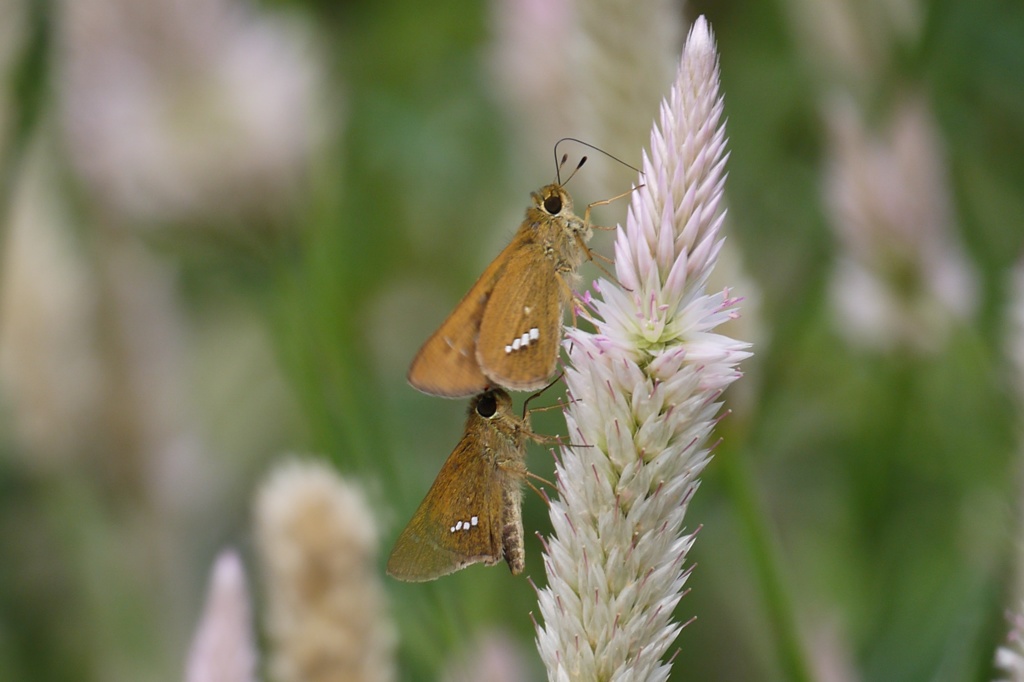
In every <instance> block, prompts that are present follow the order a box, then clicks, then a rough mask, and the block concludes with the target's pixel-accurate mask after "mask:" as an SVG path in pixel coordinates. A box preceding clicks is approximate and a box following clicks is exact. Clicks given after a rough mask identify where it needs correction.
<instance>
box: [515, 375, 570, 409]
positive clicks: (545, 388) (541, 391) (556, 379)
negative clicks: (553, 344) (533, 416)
mask: <svg viewBox="0 0 1024 682" xmlns="http://www.w3.org/2000/svg"><path fill="white" fill-rule="evenodd" d="M564 376H565V372H559V373H558V376H557V377H555V379H554V381H552V382H551V383H550V384H548V385H547V386H545V387H544V388H542V389H540V390H539V391H537V392H536V393H534V394H533V395H531V396H530V397H529V398H527V399H526V400H525V401H524V402H523V419H526V408H527V406H528V405H529V404H530V401H531V400H533V399H534V398H536V397H537V396H539V395H540V394H541V393H543V392H544V391H546V390H548V389H549V388H551V387H552V386H554V385H555V384H557V383H558V382H559V381H561V380H562V377H564Z"/></svg>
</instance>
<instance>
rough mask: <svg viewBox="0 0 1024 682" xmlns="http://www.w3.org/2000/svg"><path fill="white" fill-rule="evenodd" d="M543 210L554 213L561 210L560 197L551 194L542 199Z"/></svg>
mask: <svg viewBox="0 0 1024 682" xmlns="http://www.w3.org/2000/svg"><path fill="white" fill-rule="evenodd" d="M544 210H545V211H547V212H548V213H550V214H551V215H555V214H556V213H558V212H559V211H561V210H562V197H560V196H558V195H557V194H552V195H551V196H549V197H548V198H546V199H545V200H544Z"/></svg>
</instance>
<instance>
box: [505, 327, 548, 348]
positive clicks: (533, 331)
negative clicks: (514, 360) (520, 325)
mask: <svg viewBox="0 0 1024 682" xmlns="http://www.w3.org/2000/svg"><path fill="white" fill-rule="evenodd" d="M539 338H540V329H538V328H537V327H531V328H530V331H528V332H523V334H522V336H517V337H516V338H514V339H513V340H512V343H511V344H509V345H507V346H505V353H506V354H508V353H511V352H512V351H516V350H519V349H520V348H526V347H527V346H529V345H530V343H531V342H533V341H536V340H537V339H539Z"/></svg>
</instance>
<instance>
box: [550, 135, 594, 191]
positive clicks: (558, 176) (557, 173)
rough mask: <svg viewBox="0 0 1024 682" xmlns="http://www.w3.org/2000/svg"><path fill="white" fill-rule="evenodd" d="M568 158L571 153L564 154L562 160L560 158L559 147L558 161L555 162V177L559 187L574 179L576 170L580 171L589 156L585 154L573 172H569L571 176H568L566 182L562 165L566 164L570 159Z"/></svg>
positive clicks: (556, 151) (556, 152)
mask: <svg viewBox="0 0 1024 682" xmlns="http://www.w3.org/2000/svg"><path fill="white" fill-rule="evenodd" d="M556 146H557V145H556ZM568 160H569V155H568V154H562V160H561V161H559V160H558V150H557V149H556V150H555V162H556V164H555V179H556V180H557V181H558V186H559V187H563V186H564V185H565V184H566V183H568V182H569V181H570V180H572V177H573V176H574V175H576V171H578V170H579V169H580V168H583V164H585V163H586V162H587V157H585V156H584V157H583V158H582V159H580V162H579V163H577V164H576V167H575V168H573V169H572V173H569V177H567V178H566V179H565V182H562V167H563V166H564V165H565V162H566V161H568Z"/></svg>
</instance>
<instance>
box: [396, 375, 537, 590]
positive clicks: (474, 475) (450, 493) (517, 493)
mask: <svg viewBox="0 0 1024 682" xmlns="http://www.w3.org/2000/svg"><path fill="white" fill-rule="evenodd" d="M526 439H531V440H542V439H541V438H540V437H538V436H536V435H534V433H533V432H532V431H531V430H530V425H529V419H528V417H527V416H526V415H524V416H523V418H521V419H520V418H519V417H517V416H516V415H515V414H514V413H513V412H512V399H511V398H510V397H509V395H508V393H506V392H505V391H503V390H501V389H493V390H489V391H485V392H483V393H481V394H480V395H478V396H476V397H475V398H473V400H472V401H471V402H470V404H469V415H468V417H467V419H466V432H465V433H464V434H463V436H462V440H460V441H459V444H458V445H456V446H455V450H454V451H453V452H452V454H451V455H450V456H449V457H448V460H447V461H446V462H445V463H444V466H442V467H441V471H440V472H439V473H438V474H437V478H436V479H435V480H434V484H433V485H432V486H430V490H429V491H428V492H427V496H426V497H425V498H424V499H423V502H421V503H420V506H419V508H418V509H417V510H416V513H415V514H413V516H412V520H410V521H409V524H408V525H407V526H406V527H405V530H403V531H402V534H401V535H399V536H398V540H397V541H396V542H395V548H394V549H393V550H392V551H391V556H390V557H389V558H388V567H387V571H388V574H389V575H391V576H393V577H395V578H398V579H399V580H405V581H409V582H422V581H426V580H434V579H435V578H439V577H441V576H443V575H447V574H449V573H452V572H454V571H457V570H459V569H461V568H465V567H466V566H469V565H471V564H476V563H483V564H486V565H488V566H491V565H494V564H496V563H498V562H499V561H501V560H502V559H504V560H505V561H506V562H507V563H508V567H509V569H511V571H512V573H513V575H518V574H519V573H521V572H522V570H523V559H524V552H523V518H522V484H523V482H524V481H525V480H526V477H527V470H526V447H525V440H526Z"/></svg>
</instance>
